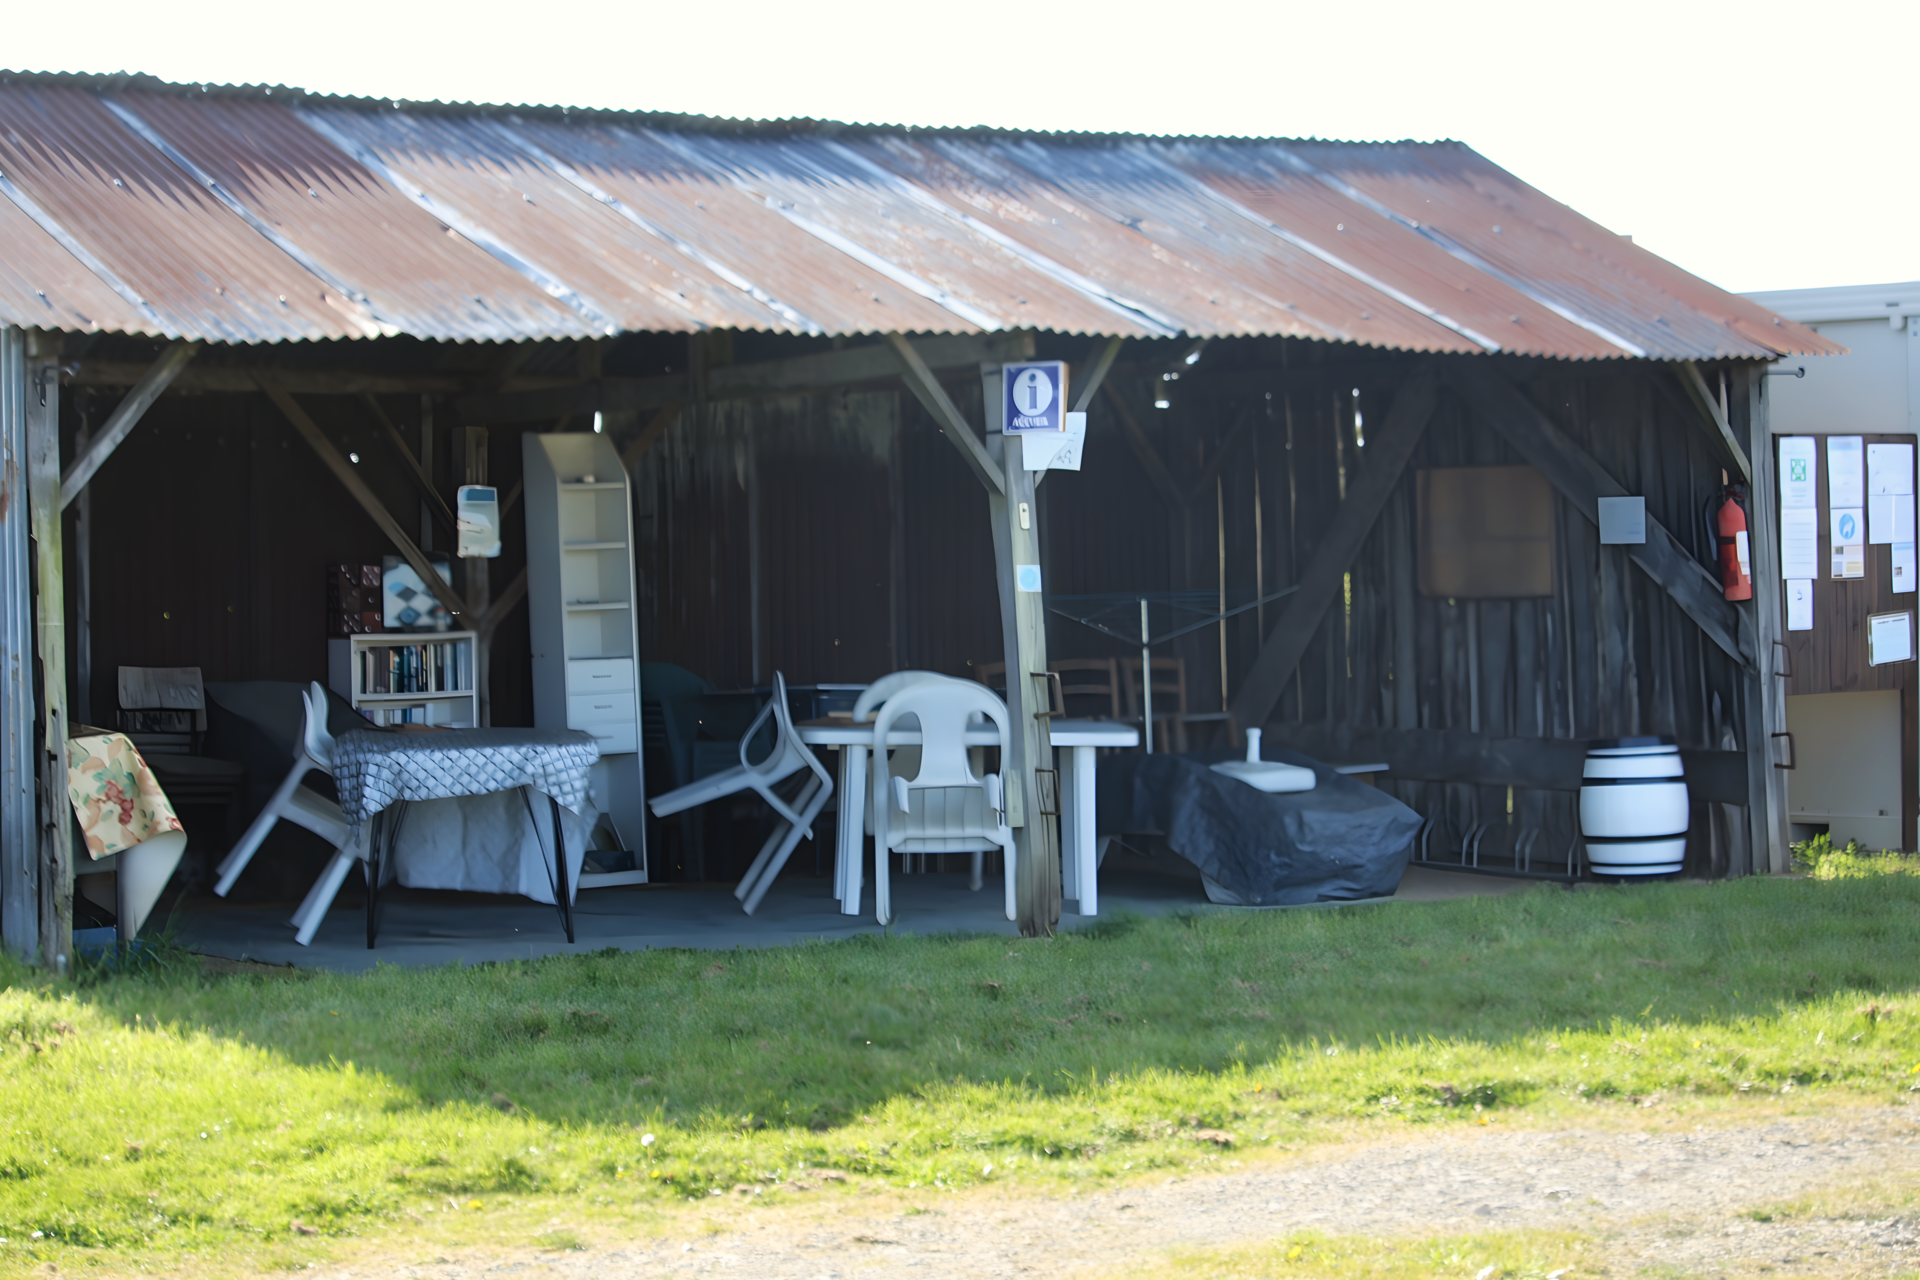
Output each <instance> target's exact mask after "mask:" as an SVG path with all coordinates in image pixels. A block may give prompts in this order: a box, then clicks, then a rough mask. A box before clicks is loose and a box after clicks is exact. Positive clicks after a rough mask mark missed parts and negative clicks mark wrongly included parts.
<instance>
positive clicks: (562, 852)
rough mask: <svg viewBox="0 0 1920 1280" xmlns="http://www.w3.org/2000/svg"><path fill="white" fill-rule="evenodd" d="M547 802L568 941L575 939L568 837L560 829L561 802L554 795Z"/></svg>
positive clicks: (559, 896)
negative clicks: (568, 872)
mask: <svg viewBox="0 0 1920 1280" xmlns="http://www.w3.org/2000/svg"><path fill="white" fill-rule="evenodd" d="M547 803H548V804H549V805H551V806H553V861H554V864H555V872H556V874H555V879H556V880H557V881H558V884H559V888H558V890H557V892H556V893H555V895H554V896H555V897H556V898H558V900H559V903H560V923H561V925H562V926H563V927H565V929H566V931H567V941H568V942H569V943H571V942H572V941H573V897H572V895H571V894H569V893H568V892H567V837H566V833H565V832H563V831H562V830H561V829H560V802H559V801H558V800H555V799H554V798H553V797H552V796H548V797H547Z"/></svg>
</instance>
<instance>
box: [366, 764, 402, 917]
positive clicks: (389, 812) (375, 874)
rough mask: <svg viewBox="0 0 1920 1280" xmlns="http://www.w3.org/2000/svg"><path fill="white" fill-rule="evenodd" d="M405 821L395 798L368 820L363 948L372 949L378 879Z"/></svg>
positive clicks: (377, 908)
mask: <svg viewBox="0 0 1920 1280" xmlns="http://www.w3.org/2000/svg"><path fill="white" fill-rule="evenodd" d="M406 820H407V802H406V801H405V800H397V801H395V802H394V804H393V805H392V807H390V808H387V809H382V810H381V811H380V812H379V813H377V814H375V815H374V816H373V817H372V818H371V819H369V821H370V823H371V824H372V830H370V831H369V832H368V833H367V862H366V867H367V950H369V951H371V950H373V940H374V937H375V936H376V935H377V934H378V933H379V932H380V881H381V879H382V878H383V877H384V876H385V874H386V870H387V863H388V862H389V861H391V859H392V858H393V851H394V848H395V846H396V843H397V842H398V840H399V839H400V828H401V826H402V825H403V824H405V822H406Z"/></svg>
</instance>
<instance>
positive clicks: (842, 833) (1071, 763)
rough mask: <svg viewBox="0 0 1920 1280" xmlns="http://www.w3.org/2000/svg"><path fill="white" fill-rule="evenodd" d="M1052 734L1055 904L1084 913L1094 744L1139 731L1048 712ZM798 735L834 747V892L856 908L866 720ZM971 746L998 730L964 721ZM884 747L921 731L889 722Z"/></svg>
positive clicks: (1127, 739) (1093, 893)
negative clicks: (1056, 800)
mask: <svg viewBox="0 0 1920 1280" xmlns="http://www.w3.org/2000/svg"><path fill="white" fill-rule="evenodd" d="M1049 724H1050V725H1051V726H1052V732H1051V735H1050V736H1051V740H1052V744H1053V746H1054V747H1055V748H1057V749H1058V752H1059V767H1060V801H1061V806H1060V881H1061V884H1060V889H1061V893H1060V896H1061V899H1062V901H1061V910H1063V911H1067V912H1069V913H1073V914H1078V915H1083V916H1091V915H1098V914H1099V911H1100V884H1099V877H1098V876H1097V874H1096V871H1097V869H1098V866H1099V845H1098V841H1097V840H1096V839H1095V833H1094V821H1093V794H1094V792H1093V783H1094V767H1095V766H1094V762H1095V760H1096V759H1097V751H1098V749H1099V748H1101V747H1134V746H1138V745H1139V744H1140V731H1139V730H1138V729H1136V728H1134V727H1133V726H1132V725H1126V724H1115V723H1114V722H1112V721H1109V720H1051V721H1049ZM794 729H795V731H796V732H797V733H798V734H799V735H800V740H801V741H802V742H805V743H807V744H809V745H810V746H816V747H838V748H839V749H840V773H839V787H838V789H839V796H838V802H839V809H838V814H839V821H838V822H837V823H836V824H835V825H836V831H837V834H836V836H835V842H836V848H835V851H834V852H835V857H834V860H833V863H834V865H833V896H834V897H835V898H836V899H838V900H839V903H840V912H841V914H842V915H849V916H857V915H859V914H860V895H861V893H862V891H863V890H862V885H861V880H862V878H863V867H862V864H863V863H864V861H865V853H864V850H865V844H864V841H865V837H866V829H867V822H866V796H867V753H868V752H869V751H871V750H873V725H872V723H871V722H869V723H866V724H855V723H854V722H853V721H851V720H845V721H835V722H833V723H830V724H822V723H819V722H817V721H816V722H814V723H811V724H799V725H795V726H794ZM966 742H967V745H968V746H970V747H997V746H999V745H1000V732H999V730H997V729H995V728H994V727H993V726H992V725H983V726H981V727H980V728H979V729H970V730H968V732H967V736H966ZM887 745H888V746H890V747H917V746H919V745H920V734H919V732H918V731H917V730H913V729H896V730H894V731H893V732H892V733H889V734H888V735H887Z"/></svg>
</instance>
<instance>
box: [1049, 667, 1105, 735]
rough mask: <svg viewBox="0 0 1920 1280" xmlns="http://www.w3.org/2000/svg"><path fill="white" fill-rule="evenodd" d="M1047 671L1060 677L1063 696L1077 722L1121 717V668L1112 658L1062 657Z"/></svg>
mask: <svg viewBox="0 0 1920 1280" xmlns="http://www.w3.org/2000/svg"><path fill="white" fill-rule="evenodd" d="M1047 669H1048V670H1050V671H1055V672H1058V673H1059V675H1060V695H1061V698H1062V700H1063V701H1065V703H1066V704H1067V714H1068V715H1069V716H1072V717H1073V718H1074V719H1076V720H1118V719H1119V718H1120V714H1121V713H1120V673H1119V665H1118V664H1117V663H1116V662H1115V661H1114V660H1113V659H1112V658H1062V659H1060V660H1059V661H1058V662H1049V663H1048V664H1047Z"/></svg>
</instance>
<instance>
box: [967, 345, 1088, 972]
mask: <svg viewBox="0 0 1920 1280" xmlns="http://www.w3.org/2000/svg"><path fill="white" fill-rule="evenodd" d="M980 391H981V400H982V402H983V404H984V405H985V408H986V427H987V431H988V433H989V435H988V439H989V440H993V441H996V442H998V444H999V446H1000V450H1001V453H1000V465H1001V467H1002V468H1003V469H1004V474H1005V476H1006V480H1007V486H1006V488H1005V490H994V489H991V488H990V489H988V490H987V513H988V517H989V519H990V520H991V521H992V531H993V565H994V577H995V580H996V585H997V586H998V588H999V596H1000V634H1001V645H1002V649H1001V652H1002V653H1003V654H1004V655H1005V660H1006V664H1007V717H1008V720H1009V730H1010V732H1009V734H1008V739H1009V740H1008V750H1007V759H1006V760H1004V761H1002V763H1001V767H1000V773H1001V777H1002V778H1003V779H1004V780H1005V782H1006V797H1007V800H1006V804H1007V825H1008V826H1010V827H1012V828H1013V846H1014V852H1015V854H1016V858H1015V865H1014V904H1015V910H1014V915H1015V918H1016V920H1017V922H1018V923H1019V926H1020V934H1021V936H1022V937H1027V938H1047V937H1052V936H1053V933H1054V931H1055V930H1056V929H1058V928H1059V927H1060V908H1061V902H1060V889H1061V882H1060V819H1059V816H1058V810H1059V804H1058V801H1057V793H1058V787H1057V786H1052V784H1054V783H1056V782H1057V781H1058V775H1057V774H1056V773H1054V772H1053V748H1052V746H1051V744H1050V741H1049V738H1048V734H1049V732H1050V730H1049V725H1050V724H1051V721H1050V720H1049V719H1048V718H1047V713H1048V712H1049V711H1050V710H1051V703H1050V701H1049V695H1048V692H1047V689H1046V684H1047V680H1046V674H1045V673H1046V670H1047V615H1046V608H1045V597H1044V596H1043V595H1042V594H1041V593H1040V592H1038V591H1022V590H1020V589H1019V584H1018V582H1017V580H1016V578H1017V574H1016V570H1017V568H1018V566H1021V565H1039V564H1041V563H1042V561H1041V554H1040V522H1039V521H1038V520H1035V519H1033V518H1032V512H1033V510H1034V505H1033V504H1034V487H1033V485H1034V479H1035V477H1036V475H1038V474H1040V473H1037V472H1033V471H1028V470H1027V469H1026V468H1025V467H1023V466H1022V465H1021V456H1020V455H1021V451H1022V450H1023V449H1024V448H1025V442H1024V441H1023V440H1022V439H1021V437H1020V436H1019V434H1018V433H1015V434H1013V435H1007V434H1005V433H1004V432H1003V431H1001V430H1000V429H999V428H1000V427H1001V426H1003V425H1004V424H1003V418H1004V414H1005V408H1006V401H1005V397H1004V388H1003V381H1002V373H1001V370H1000V368H999V366H997V365H988V366H984V367H982V369H981V370H980ZM948 434H952V432H951V431H949V432H948ZM968 434H972V433H971V432H969V433H968ZM1041 585H1042V586H1044V585H1045V583H1044V582H1043V583H1042V584H1041ZM1035 672H1038V673H1040V674H1039V677H1038V678H1037V679H1036V678H1035V677H1034V674H1033V673H1035ZM1043 775H1044V780H1045V782H1046V783H1047V784H1049V786H1051V789H1052V791H1053V792H1054V793H1055V801H1056V802H1055V803H1054V804H1053V805H1052V806H1050V808H1051V810H1052V811H1051V812H1043V811H1042V810H1043V808H1047V807H1048V806H1045V805H1043V803H1042V801H1043V799H1044V795H1043V792H1042V789H1041V784H1042V780H1043Z"/></svg>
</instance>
